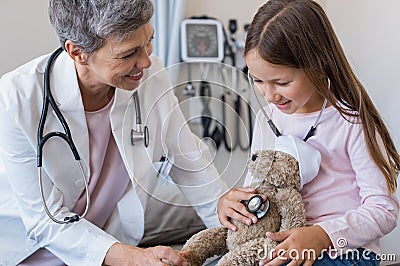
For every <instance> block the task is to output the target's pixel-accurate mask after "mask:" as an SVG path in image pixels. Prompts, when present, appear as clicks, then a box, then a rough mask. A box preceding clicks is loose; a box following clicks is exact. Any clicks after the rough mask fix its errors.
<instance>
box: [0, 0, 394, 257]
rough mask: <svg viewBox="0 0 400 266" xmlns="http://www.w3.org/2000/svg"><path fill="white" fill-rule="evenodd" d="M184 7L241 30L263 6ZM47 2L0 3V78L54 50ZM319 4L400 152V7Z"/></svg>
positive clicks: (237, 2) (366, 2)
mask: <svg viewBox="0 0 400 266" xmlns="http://www.w3.org/2000/svg"><path fill="white" fill-rule="evenodd" d="M186 1H187V2H186V3H187V7H186V15H187V16H188V17H189V16H192V15H204V14H207V15H209V16H213V17H217V18H219V19H220V20H221V21H222V22H224V23H225V24H226V23H227V21H228V20H229V19H231V18H235V19H238V22H239V27H240V30H242V25H243V23H248V22H250V19H251V16H252V15H253V14H254V13H255V12H256V10H257V8H258V6H259V5H261V4H262V3H264V1H262V0H252V1H242V0H218V1H215V0H202V1H198V0H186ZM47 2H48V1H42V0H41V1H26V0H1V1H0V36H1V40H2V41H1V42H0V51H1V54H0V75H3V74H4V73H6V72H8V71H10V70H12V69H14V68H15V67H17V66H18V65H20V64H22V63H24V62H26V61H28V60H30V59H33V58H34V57H36V56H38V55H41V54H44V53H48V52H50V51H52V50H54V49H55V48H56V47H57V46H58V45H59V44H58V41H57V39H56V37H55V35H54V33H53V30H52V28H51V26H50V24H49V22H48V17H47ZM320 2H321V3H322V5H323V6H324V8H325V10H326V11H327V13H328V16H329V17H330V19H331V20H332V22H333V25H334V27H335V29H336V31H337V34H338V37H339V39H340V41H341V43H342V44H343V46H344V49H345V52H346V54H347V55H348V58H349V60H350V62H351V64H352V66H354V70H355V72H356V74H357V75H358V76H359V77H360V79H361V81H362V83H363V84H364V85H365V86H366V89H367V90H368V92H369V93H370V96H371V97H372V99H373V101H374V102H375V104H376V106H377V108H378V109H379V111H380V112H381V113H382V115H383V118H384V120H385V122H386V123H387V125H388V127H389V129H390V131H391V133H392V135H393V137H394V140H395V142H396V145H397V147H398V148H400V119H399V113H400V107H399V106H400V105H399V103H398V101H399V99H400V79H399V75H400V67H399V66H398V64H399V62H400V51H399V47H400V28H399V26H398V25H400V16H399V15H398V11H399V10H400V1H398V0H381V1H376V0H351V1H348V0H331V1H327V0H325V1H320ZM228 10H229V12H228ZM239 33H240V32H239ZM0 89H1V88H0ZM0 168H1V167H0ZM0 185H1V184H0ZM398 195H399V192H398ZM399 197H400V195H399ZM399 239H400V228H396V229H395V230H394V231H393V232H392V233H391V234H390V235H388V236H386V237H384V239H383V240H382V247H383V252H384V253H395V254H397V255H398V256H400V245H399Z"/></svg>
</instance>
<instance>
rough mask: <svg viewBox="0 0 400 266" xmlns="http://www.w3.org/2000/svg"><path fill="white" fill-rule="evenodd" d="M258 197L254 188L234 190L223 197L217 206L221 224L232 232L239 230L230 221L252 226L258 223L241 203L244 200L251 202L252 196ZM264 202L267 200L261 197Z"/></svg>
mask: <svg viewBox="0 0 400 266" xmlns="http://www.w3.org/2000/svg"><path fill="white" fill-rule="evenodd" d="M254 195H257V193H256V191H255V190H254V189H252V188H248V187H247V188H233V189H231V190H230V191H228V192H227V193H226V194H225V195H223V196H222V197H221V198H220V199H219V200H218V204H217V212H218V218H219V221H220V222H221V224H222V225H223V226H225V227H227V228H229V229H231V230H232V231H236V230H237V228H236V226H234V225H233V224H232V223H231V222H230V221H229V220H230V219H233V220H237V221H239V222H242V223H244V224H247V225H250V224H252V223H257V217H256V216H255V215H254V214H251V213H249V212H248V211H247V210H246V207H245V206H244V205H243V204H242V203H241V201H242V200H249V199H250V198H251V197H252V196H254ZM260 196H261V197H262V198H263V200H264V201H266V200H267V198H266V197H265V196H264V195H260Z"/></svg>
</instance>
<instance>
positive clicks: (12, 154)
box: [0, 52, 226, 265]
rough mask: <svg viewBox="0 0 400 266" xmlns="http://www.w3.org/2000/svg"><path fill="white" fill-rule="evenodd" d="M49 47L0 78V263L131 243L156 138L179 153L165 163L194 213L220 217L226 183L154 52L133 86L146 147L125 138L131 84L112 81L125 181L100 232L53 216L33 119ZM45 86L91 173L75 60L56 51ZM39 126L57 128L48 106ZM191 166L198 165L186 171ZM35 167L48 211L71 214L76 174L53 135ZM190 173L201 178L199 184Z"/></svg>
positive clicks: (74, 260)
mask: <svg viewBox="0 0 400 266" xmlns="http://www.w3.org/2000/svg"><path fill="white" fill-rule="evenodd" d="M48 57H49V55H46V56H42V57H39V58H37V59H35V60H33V61H31V62H29V63H27V64H26V65H24V66H21V67H20V68H18V69H16V70H15V71H13V72H11V73H9V74H6V75H4V76H3V77H2V79H1V80H0V121H1V124H2V125H1V129H0V153H1V155H2V158H3V160H4V165H5V170H6V172H7V176H8V179H7V180H5V178H2V180H1V182H0V183H1V184H2V186H1V188H0V189H1V191H0V192H1V193H0V195H1V197H0V200H1V201H0V207H1V208H0V235H1V239H2V242H3V243H2V244H6V245H4V247H1V248H0V265H15V264H17V263H18V262H20V261H22V260H23V259H25V258H26V257H27V256H29V255H30V254H32V253H33V252H35V251H36V250H37V249H38V248H41V247H46V248H48V249H49V250H50V251H51V252H53V253H54V254H55V255H56V256H58V257H59V258H61V259H62V260H63V261H64V262H65V263H67V264H68V265H101V263H102V261H103V258H104V256H105V253H106V251H107V250H108V248H109V247H110V246H111V245H112V244H113V243H115V242H116V241H121V242H123V243H128V244H131V245H137V244H138V243H139V241H140V239H141V237H142V236H143V231H144V208H145V206H146V204H145V202H146V197H147V194H146V193H145V192H144V190H143V186H144V188H145V190H148V191H150V192H151V189H152V188H153V187H154V184H153V183H154V182H153V181H154V180H155V179H152V178H154V175H153V177H151V178H149V176H151V175H152V173H153V172H155V171H154V169H153V167H152V163H153V162H157V161H158V160H159V158H160V157H161V155H162V154H163V148H164V149H165V147H168V151H169V152H170V153H171V152H173V153H177V152H178V151H179V152H183V153H184V155H176V156H175V165H176V166H178V167H176V166H174V167H173V168H172V172H171V176H172V177H173V178H174V181H175V182H176V183H179V184H182V185H187V187H186V186H184V189H182V191H183V192H184V193H185V195H186V196H187V197H188V198H189V202H191V203H192V204H195V205H198V206H195V210H196V211H197V213H198V214H199V216H200V217H201V219H202V220H203V222H204V223H205V224H206V225H207V226H209V227H212V226H219V222H218V219H217V216H216V211H215V201H213V202H211V200H214V199H216V197H217V196H218V195H221V194H222V193H223V192H224V191H225V190H226V186H225V184H224V182H222V181H221V180H220V179H219V178H217V176H218V174H217V172H216V169H215V167H213V166H212V165H209V164H205V162H206V161H207V160H208V159H207V158H206V157H207V154H208V152H205V151H199V139H198V138H196V137H195V136H194V135H193V134H192V133H191V132H190V130H189V128H188V126H187V125H185V123H184V117H183V115H182V113H181V111H180V110H179V108H175V107H176V106H177V104H178V102H177V99H176V97H175V96H174V94H173V91H172V90H170V81H169V79H168V77H167V73H166V71H165V70H162V69H163V67H162V64H161V63H160V61H159V59H157V58H156V57H155V56H151V60H152V66H151V67H150V68H149V69H147V70H145V76H144V78H143V82H142V86H141V87H140V88H138V92H139V97H140V103H141V112H142V123H143V124H146V125H147V126H148V128H149V133H150V141H149V147H148V148H145V147H144V144H143V142H141V143H138V144H136V145H133V146H132V145H131V143H130V137H129V132H130V129H131V128H132V127H134V126H135V124H134V122H133V121H134V117H135V115H134V108H133V106H134V105H133V102H130V100H131V95H132V92H129V91H123V90H120V89H117V90H116V92H115V99H114V104H113V107H112V109H111V113H110V119H111V127H112V133H113V135H114V138H115V141H116V143H117V146H118V148H119V150H120V152H121V155H122V158H123V161H124V163H125V166H126V167H127V169H128V173H129V175H130V178H131V180H132V184H130V185H129V187H128V189H127V191H126V192H125V194H124V196H123V197H122V198H121V200H120V201H119V202H118V204H117V207H116V208H115V210H114V211H113V213H112V214H111V217H110V219H109V220H108V222H107V225H106V228H105V230H106V231H107V232H105V231H103V230H101V229H99V228H97V227H96V226H94V225H93V224H91V223H90V222H88V221H87V220H85V219H83V220H81V221H79V222H77V223H73V224H68V225H60V224H56V223H54V222H52V221H51V220H50V219H49V218H48V217H47V215H46V213H45V211H44V209H43V205H42V202H41V197H40V192H39V185H38V174H37V167H36V147H37V128H38V123H39V119H40V115H41V110H42V102H43V85H42V84H43V74H44V70H45V67H46V62H47V59H48ZM160 71H161V72H160ZM149 77H150V78H149ZM51 90H52V94H53V97H54V99H55V101H56V102H57V104H58V106H59V108H60V110H61V112H62V114H63V115H64V117H65V119H66V121H67V123H68V125H69V127H70V129H71V133H72V138H73V140H74V142H75V145H76V147H77V149H78V152H79V154H80V156H81V159H82V164H83V168H84V171H85V173H86V174H87V176H90V167H89V140H88V129H87V125H86V119H85V113H84V108H83V104H82V100H81V95H80V91H79V87H78V82H77V77H76V72H75V67H74V63H73V61H72V60H71V59H70V58H69V57H68V55H67V54H66V53H65V52H63V53H62V54H61V55H60V56H59V57H58V58H57V60H56V61H55V64H54V66H53V70H52V73H51ZM128 103H129V108H127V106H128ZM50 110H51V109H50ZM125 117H126V118H125ZM124 118H125V119H124ZM44 131H45V132H44V134H46V132H50V131H61V132H63V129H62V127H61V125H60V123H59V122H58V120H57V119H56V117H55V115H54V113H53V112H51V111H50V112H48V116H47V120H46V124H45V130H44ZM178 136H179V137H178ZM203 148H204V147H203ZM192 159H195V160H192ZM203 166H205V167H203ZM193 167H196V168H198V169H199V168H201V169H200V170H199V171H191V169H192V168H193ZM42 173H43V186H44V191H45V193H44V194H45V198H46V202H47V205H48V207H49V209H50V212H51V213H52V214H53V215H55V216H56V217H57V218H58V219H62V218H63V217H64V216H65V215H67V214H70V210H71V209H72V208H73V206H74V205H75V203H76V201H77V199H78V198H79V197H80V195H81V194H82V192H83V191H84V183H83V180H82V175H81V173H80V170H79V167H78V165H77V163H76V161H75V160H74V158H73V156H72V153H71V151H70V149H69V147H68V146H67V144H66V142H64V141H63V140H61V139H59V138H53V139H50V140H49V141H48V142H46V144H45V145H44V149H43V168H42ZM199 183H201V184H203V185H202V186H199V187H198V186H197V185H198V184H199ZM204 184H205V185H204ZM10 187H11V189H10ZM203 203H207V204H203ZM155 211H157V210H155ZM160 218H162V217H160ZM155 222H157V221H155Z"/></svg>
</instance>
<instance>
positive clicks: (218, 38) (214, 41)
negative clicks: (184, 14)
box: [181, 19, 224, 62]
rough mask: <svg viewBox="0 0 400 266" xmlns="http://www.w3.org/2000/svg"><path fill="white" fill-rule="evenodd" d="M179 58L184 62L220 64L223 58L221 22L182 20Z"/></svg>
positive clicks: (213, 20) (212, 20)
mask: <svg viewBox="0 0 400 266" xmlns="http://www.w3.org/2000/svg"><path fill="white" fill-rule="evenodd" d="M181 57H182V60H183V61H185V62H196V61H204V60H207V61H214V62H221V61H222V60H223V58H224V39H223V27H222V24H221V22H220V21H218V20H215V19H184V20H182V22H181Z"/></svg>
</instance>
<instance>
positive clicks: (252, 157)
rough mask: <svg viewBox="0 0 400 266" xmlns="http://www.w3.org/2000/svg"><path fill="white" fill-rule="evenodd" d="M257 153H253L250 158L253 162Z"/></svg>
mask: <svg viewBox="0 0 400 266" xmlns="http://www.w3.org/2000/svg"><path fill="white" fill-rule="evenodd" d="M257 157H258V155H257V153H254V154H253V156H251V160H252V161H253V162H254V161H255V160H257Z"/></svg>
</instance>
